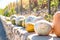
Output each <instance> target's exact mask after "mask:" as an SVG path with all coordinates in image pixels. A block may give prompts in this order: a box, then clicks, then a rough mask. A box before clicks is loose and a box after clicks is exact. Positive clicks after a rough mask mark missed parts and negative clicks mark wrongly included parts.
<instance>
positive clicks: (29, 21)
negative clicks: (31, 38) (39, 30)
mask: <svg viewBox="0 0 60 40" xmlns="http://www.w3.org/2000/svg"><path fill="white" fill-rule="evenodd" d="M35 19H36V17H35V16H32V15H30V16H28V17H27V18H26V20H25V29H26V30H27V31H28V32H33V31H34V21H35Z"/></svg>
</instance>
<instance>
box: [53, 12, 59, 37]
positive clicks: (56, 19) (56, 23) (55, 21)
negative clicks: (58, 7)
mask: <svg viewBox="0 0 60 40" xmlns="http://www.w3.org/2000/svg"><path fill="white" fill-rule="evenodd" d="M53 28H54V32H55V34H56V35H57V36H58V37H60V11H58V12H56V13H55V15H54V16H53Z"/></svg>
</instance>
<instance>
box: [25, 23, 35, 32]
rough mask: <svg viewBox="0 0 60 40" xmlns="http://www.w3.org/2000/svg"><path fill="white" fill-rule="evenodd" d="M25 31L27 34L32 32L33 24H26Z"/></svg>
mask: <svg viewBox="0 0 60 40" xmlns="http://www.w3.org/2000/svg"><path fill="white" fill-rule="evenodd" d="M25 26H26V28H25V29H26V30H27V31H28V32H34V24H32V23H27V24H26V25H25Z"/></svg>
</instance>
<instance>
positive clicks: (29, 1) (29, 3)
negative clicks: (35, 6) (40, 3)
mask: <svg viewBox="0 0 60 40" xmlns="http://www.w3.org/2000/svg"><path fill="white" fill-rule="evenodd" d="M29 9H30V14H31V0H29Z"/></svg>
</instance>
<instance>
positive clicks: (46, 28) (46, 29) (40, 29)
mask: <svg viewBox="0 0 60 40" xmlns="http://www.w3.org/2000/svg"><path fill="white" fill-rule="evenodd" d="M51 29H52V27H51V25H50V23H49V22H48V21H46V20H40V21H38V22H36V23H35V26H34V30H35V32H36V33H37V34H38V35H49V33H50V31H51Z"/></svg>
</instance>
